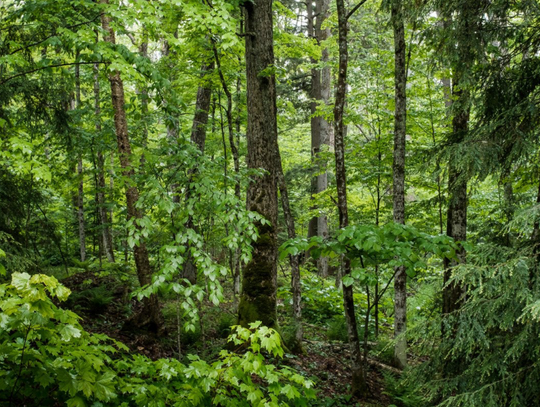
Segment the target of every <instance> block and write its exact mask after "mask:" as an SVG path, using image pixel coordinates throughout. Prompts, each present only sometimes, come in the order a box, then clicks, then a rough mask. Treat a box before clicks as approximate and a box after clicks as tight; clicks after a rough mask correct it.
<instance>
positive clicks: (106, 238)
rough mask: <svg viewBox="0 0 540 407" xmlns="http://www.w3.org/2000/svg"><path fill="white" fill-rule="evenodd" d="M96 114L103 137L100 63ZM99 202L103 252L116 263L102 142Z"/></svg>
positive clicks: (96, 80)
mask: <svg viewBox="0 0 540 407" xmlns="http://www.w3.org/2000/svg"><path fill="white" fill-rule="evenodd" d="M94 114H95V115H96V133H97V136H98V137H101V106H100V89H99V68H98V64H94ZM97 150H98V151H97V170H98V171H97V194H96V195H97V204H98V214H99V221H100V223H101V241H102V247H103V252H105V256H106V257H107V261H109V262H111V263H114V249H113V240H112V235H111V230H110V228H109V225H110V224H111V222H112V221H111V220H110V219H109V214H108V212H107V208H106V207H105V189H106V185H105V158H104V157H103V152H102V151H101V143H98V147H97Z"/></svg>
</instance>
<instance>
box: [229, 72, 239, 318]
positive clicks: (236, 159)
mask: <svg viewBox="0 0 540 407" xmlns="http://www.w3.org/2000/svg"><path fill="white" fill-rule="evenodd" d="M240 87H241V80H240V78H238V79H237V80H236V110H237V114H236V145H235V140H234V138H232V139H229V143H230V145H231V151H232V152H233V159H234V173H235V175H236V185H235V186H234V193H235V195H236V197H237V198H238V201H241V200H242V196H241V191H240V158H239V154H238V148H239V147H240V123H241V116H240V115H241V113H240ZM233 145H234V146H235V147H234V149H233ZM235 256H236V258H235V262H234V276H233V280H234V281H233V292H234V301H235V309H237V308H238V303H237V299H238V297H239V295H240V290H241V282H242V280H241V277H242V275H241V270H240V248H238V249H237V250H236V253H235Z"/></svg>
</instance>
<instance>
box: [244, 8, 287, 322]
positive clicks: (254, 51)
mask: <svg viewBox="0 0 540 407" xmlns="http://www.w3.org/2000/svg"><path fill="white" fill-rule="evenodd" d="M244 7H245V15H246V33H245V38H246V77H247V97H248V100H247V111H248V124H247V134H246V135H247V147H248V154H247V166H248V168H250V169H263V170H265V171H266V172H265V173H264V174H263V175H260V176H257V177H253V179H252V180H251V182H250V184H249V186H248V190H247V209H248V210H250V211H253V212H257V213H258V214H259V215H262V216H263V217H264V218H265V220H266V221H265V222H257V224H256V226H257V229H258V231H259V237H258V238H257V240H256V241H255V242H253V252H252V258H251V260H250V261H249V262H248V264H247V265H246V266H245V268H244V277H243V282H242V294H241V296H240V303H239V305H238V323H239V324H240V325H243V326H245V325H247V324H248V323H250V322H253V321H262V323H263V325H266V326H270V327H274V326H276V324H277V315H276V291H277V268H276V267H277V249H278V243H277V230H276V229H277V212H278V211H277V185H276V163H275V161H276V160H275V153H274V149H275V148H276V145H277V119H276V110H277V108H276V83H275V76H274V74H273V73H272V72H271V71H270V72H269V70H271V69H272V67H273V64H274V44H273V25H272V0H260V1H257V2H256V3H254V2H246V3H244Z"/></svg>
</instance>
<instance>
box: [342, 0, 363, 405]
mask: <svg viewBox="0 0 540 407" xmlns="http://www.w3.org/2000/svg"><path fill="white" fill-rule="evenodd" d="M336 5H337V14H338V33H339V37H338V46H339V70H338V80H337V86H336V101H335V106H334V135H335V158H336V187H337V196H338V211H339V227H340V228H345V227H347V226H348V225H349V214H348V208H347V178H346V171H345V124H344V123H343V114H344V109H345V98H346V93H347V65H348V59H349V51H348V38H347V35H348V27H347V20H348V17H347V10H346V8H345V2H344V0H336ZM342 269H343V271H342V276H347V275H350V274H351V261H350V260H349V258H348V257H347V256H344V258H343V266H342ZM343 308H344V310H345V317H346V320H347V330H348V336H349V343H350V346H351V347H352V358H353V360H352V391H353V394H355V395H364V394H365V393H366V391H367V382H366V377H365V372H364V368H363V365H362V353H361V351H360V339H359V337H358V327H357V322H356V314H355V310H354V298H353V286H352V285H349V286H345V285H343Z"/></svg>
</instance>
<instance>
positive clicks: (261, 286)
mask: <svg viewBox="0 0 540 407" xmlns="http://www.w3.org/2000/svg"><path fill="white" fill-rule="evenodd" d="M264 232H265V233H261V235H260V237H259V239H257V241H256V242H255V243H254V244H253V258H252V259H251V261H250V262H249V263H248V264H247V265H246V267H245V269H244V278H243V281H242V295H241V297H240V303H239V304H238V324H239V325H242V326H247V325H248V324H249V323H250V322H255V321H262V323H263V324H264V325H266V326H269V327H275V326H276V324H277V315H276V285H275V284H276V283H275V282H276V278H275V273H276V260H277V247H276V246H277V242H276V238H275V234H274V233H273V228H271V227H268V226H267V227H265V228H264Z"/></svg>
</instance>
